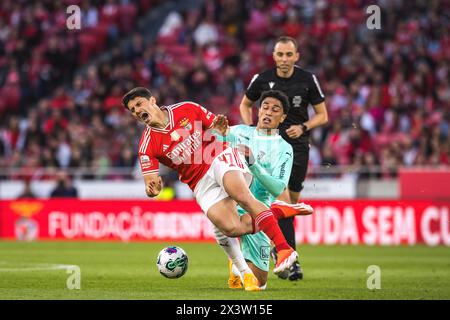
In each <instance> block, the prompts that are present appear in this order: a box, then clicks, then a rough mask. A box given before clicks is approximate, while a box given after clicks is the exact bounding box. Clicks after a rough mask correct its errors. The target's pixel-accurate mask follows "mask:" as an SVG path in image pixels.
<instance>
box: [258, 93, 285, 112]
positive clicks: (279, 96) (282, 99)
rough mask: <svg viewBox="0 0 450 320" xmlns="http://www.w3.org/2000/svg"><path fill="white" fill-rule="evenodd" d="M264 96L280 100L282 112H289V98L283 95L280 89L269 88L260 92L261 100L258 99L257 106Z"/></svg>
mask: <svg viewBox="0 0 450 320" xmlns="http://www.w3.org/2000/svg"><path fill="white" fill-rule="evenodd" d="M266 98H274V99H277V100H278V101H280V102H281V105H282V106H283V113H284V114H287V113H288V112H289V108H290V105H289V98H288V97H287V95H285V94H284V93H283V92H282V91H280V90H269V91H264V92H263V93H262V94H261V100H260V104H259V107H261V105H262V103H263V101H264V99H266Z"/></svg>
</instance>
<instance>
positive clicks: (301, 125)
mask: <svg viewBox="0 0 450 320" xmlns="http://www.w3.org/2000/svg"><path fill="white" fill-rule="evenodd" d="M300 127H302V130H303V133H305V132H306V131H308V126H307V125H306V124H304V123H300Z"/></svg>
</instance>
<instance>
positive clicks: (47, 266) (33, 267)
mask: <svg viewBox="0 0 450 320" xmlns="http://www.w3.org/2000/svg"><path fill="white" fill-rule="evenodd" d="M0 264H3V265H5V264H14V263H11V262H9V263H8V262H5V261H0ZM19 264H22V265H25V266H23V267H15V268H11V267H10V268H0V272H28V271H48V270H64V269H69V268H74V267H76V266H75V265H70V264H56V263H19Z"/></svg>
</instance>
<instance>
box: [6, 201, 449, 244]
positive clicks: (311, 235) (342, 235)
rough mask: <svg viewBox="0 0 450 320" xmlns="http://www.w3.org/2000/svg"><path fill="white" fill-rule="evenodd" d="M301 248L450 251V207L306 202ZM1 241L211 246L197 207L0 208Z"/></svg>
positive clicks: (299, 223) (62, 204)
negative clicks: (399, 247) (386, 247)
mask: <svg viewBox="0 0 450 320" xmlns="http://www.w3.org/2000/svg"><path fill="white" fill-rule="evenodd" d="M308 203H309V204H311V205H312V206H313V207H314V209H315V213H314V214H313V215H311V216H306V217H305V216H303V217H296V220H295V231H296V237H297V241H298V242H299V243H309V244H366V245H400V244H406V245H414V244H426V245H446V246H450V202H443V201H371V200H358V201H356V200H355V201H308ZM0 238H7V239H14V238H18V239H23V240H30V239H36V238H37V239H46V240H48V239H58V240H61V239H65V240H118V241H133V240H148V241H154V240H176V241H185V240H191V241H214V235H213V232H212V228H211V223H210V222H209V220H208V219H207V218H206V217H205V215H204V214H203V213H202V212H201V210H200V208H199V206H198V205H197V204H196V203H195V202H194V201H171V202H158V201H129V200H126V201H120V200H104V201H102V200H95V201H81V200H42V201H41V200H17V201H0Z"/></svg>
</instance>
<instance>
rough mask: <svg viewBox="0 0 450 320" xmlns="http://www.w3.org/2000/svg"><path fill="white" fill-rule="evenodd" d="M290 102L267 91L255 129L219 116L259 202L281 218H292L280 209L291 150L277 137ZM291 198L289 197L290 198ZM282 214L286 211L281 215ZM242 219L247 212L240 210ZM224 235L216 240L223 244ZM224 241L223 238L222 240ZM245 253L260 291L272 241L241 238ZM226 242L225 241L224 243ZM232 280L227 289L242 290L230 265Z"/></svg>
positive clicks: (299, 208) (260, 236) (305, 208)
mask: <svg viewBox="0 0 450 320" xmlns="http://www.w3.org/2000/svg"><path fill="white" fill-rule="evenodd" d="M288 109H289V100H288V98H287V96H286V95H285V94H284V93H282V92H281V91H277V90H271V91H266V92H264V93H263V94H262V96H261V105H260V108H259V114H258V124H257V126H256V127H251V126H247V125H236V126H232V127H229V126H228V122H227V120H226V117H224V116H222V115H218V116H217V119H216V121H215V128H216V130H217V131H218V132H219V133H220V134H221V135H222V136H223V137H222V139H224V140H226V141H227V142H228V143H229V144H230V145H231V146H237V147H238V148H239V149H240V152H241V153H243V154H244V156H245V158H246V160H247V163H248V167H249V169H250V171H251V172H252V174H253V176H254V179H253V182H252V184H251V186H250V191H251V192H252V194H253V195H254V196H255V198H256V199H258V200H259V201H261V202H263V203H264V204H266V205H267V206H269V207H271V209H272V211H276V210H278V214H280V215H285V214H288V215H289V214H290V213H289V212H287V213H286V212H283V211H286V203H283V206H280V207H278V206H277V203H278V200H276V198H277V197H279V196H280V195H282V194H284V193H286V192H287V191H286V186H287V184H288V181H289V177H290V174H291V169H292V163H293V151H292V146H291V145H290V144H289V143H287V142H286V141H285V140H283V138H282V137H281V136H280V135H279V134H278V130H277V128H278V125H279V124H280V123H281V122H282V121H283V120H284V119H285V118H286V115H287V112H288ZM287 197H288V195H287ZM284 199H286V194H284ZM291 206H292V210H293V212H296V214H298V212H301V213H300V214H301V215H308V214H311V213H313V209H312V208H311V206H309V205H305V204H304V203H298V204H293V205H291ZM282 210H283V211H282ZM238 212H239V214H240V215H242V214H244V213H245V211H244V209H242V208H240V207H238ZM221 236H222V235H221V234H220V233H219V234H216V239H217V241H218V243H219V244H221ZM223 237H224V236H223ZM240 239H241V246H242V253H243V256H244V258H245V260H246V261H247V263H248V266H249V267H250V268H251V269H252V271H253V273H254V274H255V276H256V277H257V279H258V281H259V285H260V288H261V289H262V290H264V289H265V287H266V283H267V276H268V270H269V257H270V239H269V238H268V237H267V236H266V235H265V234H264V233H263V232H258V233H256V234H251V235H244V236H241V238H240ZM224 240H225V239H224ZM229 267H230V277H229V280H228V286H229V287H230V288H232V289H237V288H242V279H241V275H240V274H239V271H238V270H237V269H236V268H234V267H233V265H232V264H231V261H230V262H229Z"/></svg>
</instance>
